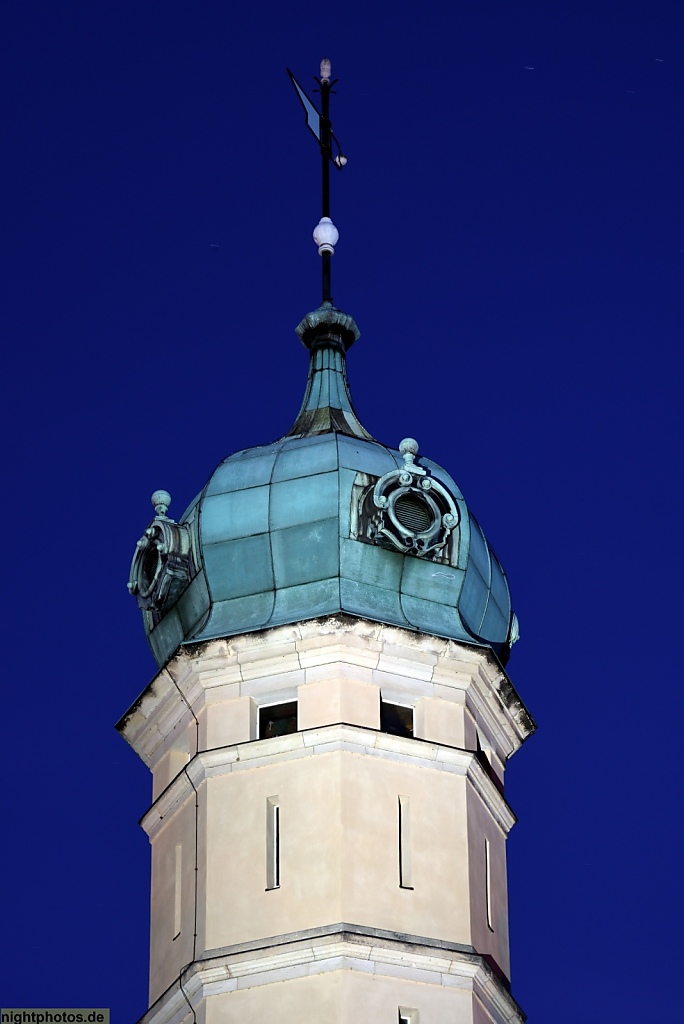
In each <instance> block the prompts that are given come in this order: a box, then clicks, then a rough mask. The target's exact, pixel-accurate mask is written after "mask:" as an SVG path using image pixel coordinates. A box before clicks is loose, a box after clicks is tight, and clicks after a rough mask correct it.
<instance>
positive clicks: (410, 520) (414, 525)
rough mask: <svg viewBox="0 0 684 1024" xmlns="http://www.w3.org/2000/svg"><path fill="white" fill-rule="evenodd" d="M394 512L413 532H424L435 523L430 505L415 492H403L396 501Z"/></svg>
mask: <svg viewBox="0 0 684 1024" xmlns="http://www.w3.org/2000/svg"><path fill="white" fill-rule="evenodd" d="M394 514H395V516H396V517H397V519H398V520H399V522H400V523H401V525H402V526H403V527H404V529H405V530H410V531H411V533H424V532H425V530H429V529H430V527H431V526H432V523H433V516H432V512H431V510H430V507H429V506H428V505H427V503H426V502H424V501H422V500H421V499H420V498H419V497H417V496H416V495H414V494H402V495H400V497H398V498H397V500H396V501H395V503H394Z"/></svg>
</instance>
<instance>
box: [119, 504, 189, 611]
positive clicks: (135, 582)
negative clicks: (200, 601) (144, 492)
mask: <svg viewBox="0 0 684 1024" xmlns="http://www.w3.org/2000/svg"><path fill="white" fill-rule="evenodd" d="M151 500H152V504H153V505H154V510H155V512H156V515H155V517H154V519H153V520H152V522H151V523H150V525H149V526H148V527H147V529H146V530H145V533H144V534H143V536H142V537H141V538H140V540H139V541H138V543H137V544H136V549H135V554H134V555H133V562H132V563H131V572H130V576H129V579H128V591H129V593H131V594H133V595H134V596H135V598H136V600H137V602H138V607H139V608H140V609H142V610H143V611H148V612H159V611H161V610H162V608H164V607H165V606H167V605H170V604H172V603H173V602H174V601H175V600H176V599H177V598H178V597H179V596H180V594H181V593H182V592H183V590H184V589H185V587H186V586H187V585H188V582H189V580H190V569H191V565H190V562H191V540H190V534H189V531H188V528H187V527H186V526H183V525H180V524H179V523H175V522H174V521H173V519H169V517H168V516H167V515H166V513H167V511H168V507H169V505H170V503H171V495H170V494H169V493H168V491H155V492H154V494H153V495H152V499H151Z"/></svg>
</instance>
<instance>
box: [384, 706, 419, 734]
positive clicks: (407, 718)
mask: <svg viewBox="0 0 684 1024" xmlns="http://www.w3.org/2000/svg"><path fill="white" fill-rule="evenodd" d="M380 731H381V732H388V733H390V735H392V736H413V708H412V707H407V706H406V705H404V704H392V703H391V702H390V701H388V700H381V701H380Z"/></svg>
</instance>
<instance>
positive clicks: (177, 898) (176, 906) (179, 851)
mask: <svg viewBox="0 0 684 1024" xmlns="http://www.w3.org/2000/svg"><path fill="white" fill-rule="evenodd" d="M182 883H183V847H182V845H181V844H180V843H177V844H176V873H175V883H174V890H173V937H174V939H177V938H178V936H179V935H180V931H181V894H182V888H181V886H182Z"/></svg>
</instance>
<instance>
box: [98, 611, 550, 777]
mask: <svg viewBox="0 0 684 1024" xmlns="http://www.w3.org/2000/svg"><path fill="white" fill-rule="evenodd" d="M335 666H345V667H347V668H349V667H352V668H353V669H354V671H355V675H356V677H357V678H358V679H359V680H361V681H365V682H369V683H371V684H375V685H377V686H379V687H380V688H381V689H385V690H390V691H395V690H397V689H398V690H399V691H403V692H405V693H406V695H407V696H408V697H411V696H413V697H414V698H418V697H420V696H430V695H434V696H442V697H445V698H446V699H459V692H460V697H461V698H462V696H463V694H464V693H465V699H466V701H467V703H468V704H469V705H470V707H471V709H472V710H473V711H474V712H475V714H476V715H479V716H481V717H482V719H483V720H484V721H485V722H486V724H487V727H488V729H489V731H490V732H491V734H492V736H494V737H495V739H496V743H497V752H498V753H499V756H500V757H501V759H502V760H503V761H505V760H506V759H507V758H508V757H510V756H511V754H513V753H514V752H515V751H516V750H517V749H518V748H519V747H520V745H521V744H522V743H523V742H524V740H525V739H527V737H528V736H529V735H530V734H531V733H532V732H533V731H534V729H535V725H534V721H533V720H532V718H531V716H530V714H529V712H528V711H527V709H526V708H525V705H524V704H523V702H522V701H521V699H520V697H519V696H518V694H517V692H516V691H515V689H514V687H513V685H512V683H511V681H510V679H509V678H508V676H507V675H506V673H505V672H504V670H503V668H502V667H501V665H500V664H499V662H498V661H497V660H496V658H495V657H494V656H493V655H492V653H491V652H490V651H489V649H488V648H480V647H475V646H468V645H465V644H462V643H458V642H457V641H454V640H445V639H441V638H439V637H434V636H430V635H428V634H422V633H412V632H410V631H408V630H404V629H400V628H399V627H394V626H386V625H381V624H379V623H375V622H370V621H369V620H367V619H356V618H353V617H351V616H343V615H338V616H331V617H328V618H324V619H312V620H308V621H306V622H301V623H298V624H296V625H289V626H280V627H277V628H275V629H270V630H264V631H263V632H259V633H247V634H244V635H243V636H238V637H230V638H226V639H223V640H209V641H204V642H203V643H200V644H193V645H189V646H186V647H183V648H181V649H180V651H179V652H178V653H177V654H176V655H175V656H174V657H173V658H172V659H171V660H170V661H169V663H168V664H167V665H166V666H165V667H164V668H163V669H162V670H161V671H160V672H159V673H158V674H157V676H155V678H154V679H153V680H152V682H151V683H150V685H149V686H148V687H147V689H146V690H145V691H144V693H143V694H141V696H140V697H139V698H138V700H137V701H136V702H135V703H134V704H133V706H132V707H131V708H130V709H129V711H128V712H127V713H126V714H125V715H124V716H123V718H122V719H121V721H120V722H119V723H118V726H117V728H118V729H119V731H120V732H121V733H122V735H123V736H124V738H125V739H126V740H127V741H128V743H130V744H131V746H132V747H133V748H134V749H135V750H136V752H137V753H138V754H139V755H140V757H141V758H142V759H143V760H144V761H145V762H146V763H147V764H148V765H150V766H153V765H154V763H155V761H156V760H157V759H158V757H159V756H160V753H161V752H163V749H164V744H165V742H166V740H167V738H168V737H169V736H170V735H171V734H172V733H173V731H174V730H175V729H177V728H178V726H180V725H181V724H182V722H183V719H184V717H185V716H187V715H189V712H188V707H187V705H190V706H191V707H192V708H193V710H194V712H195V714H198V713H199V711H200V710H201V708H202V707H203V706H204V704H205V703H206V702H207V701H210V700H212V699H223V700H225V699H228V698H229V697H232V696H235V697H237V696H245V695H248V696H255V697H257V698H258V695H259V693H261V692H264V690H265V688H267V687H268V688H270V689H271V691H272V692H274V693H276V692H280V691H285V690H289V691H290V692H291V691H292V690H293V689H294V688H296V687H297V686H300V685H302V684H304V683H306V682H308V681H310V680H311V679H312V678H314V676H315V677H319V676H320V672H321V670H322V669H324V668H325V667H327V668H329V669H330V670H334V668H335ZM288 699H290V698H288ZM186 702H187V704H186Z"/></svg>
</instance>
